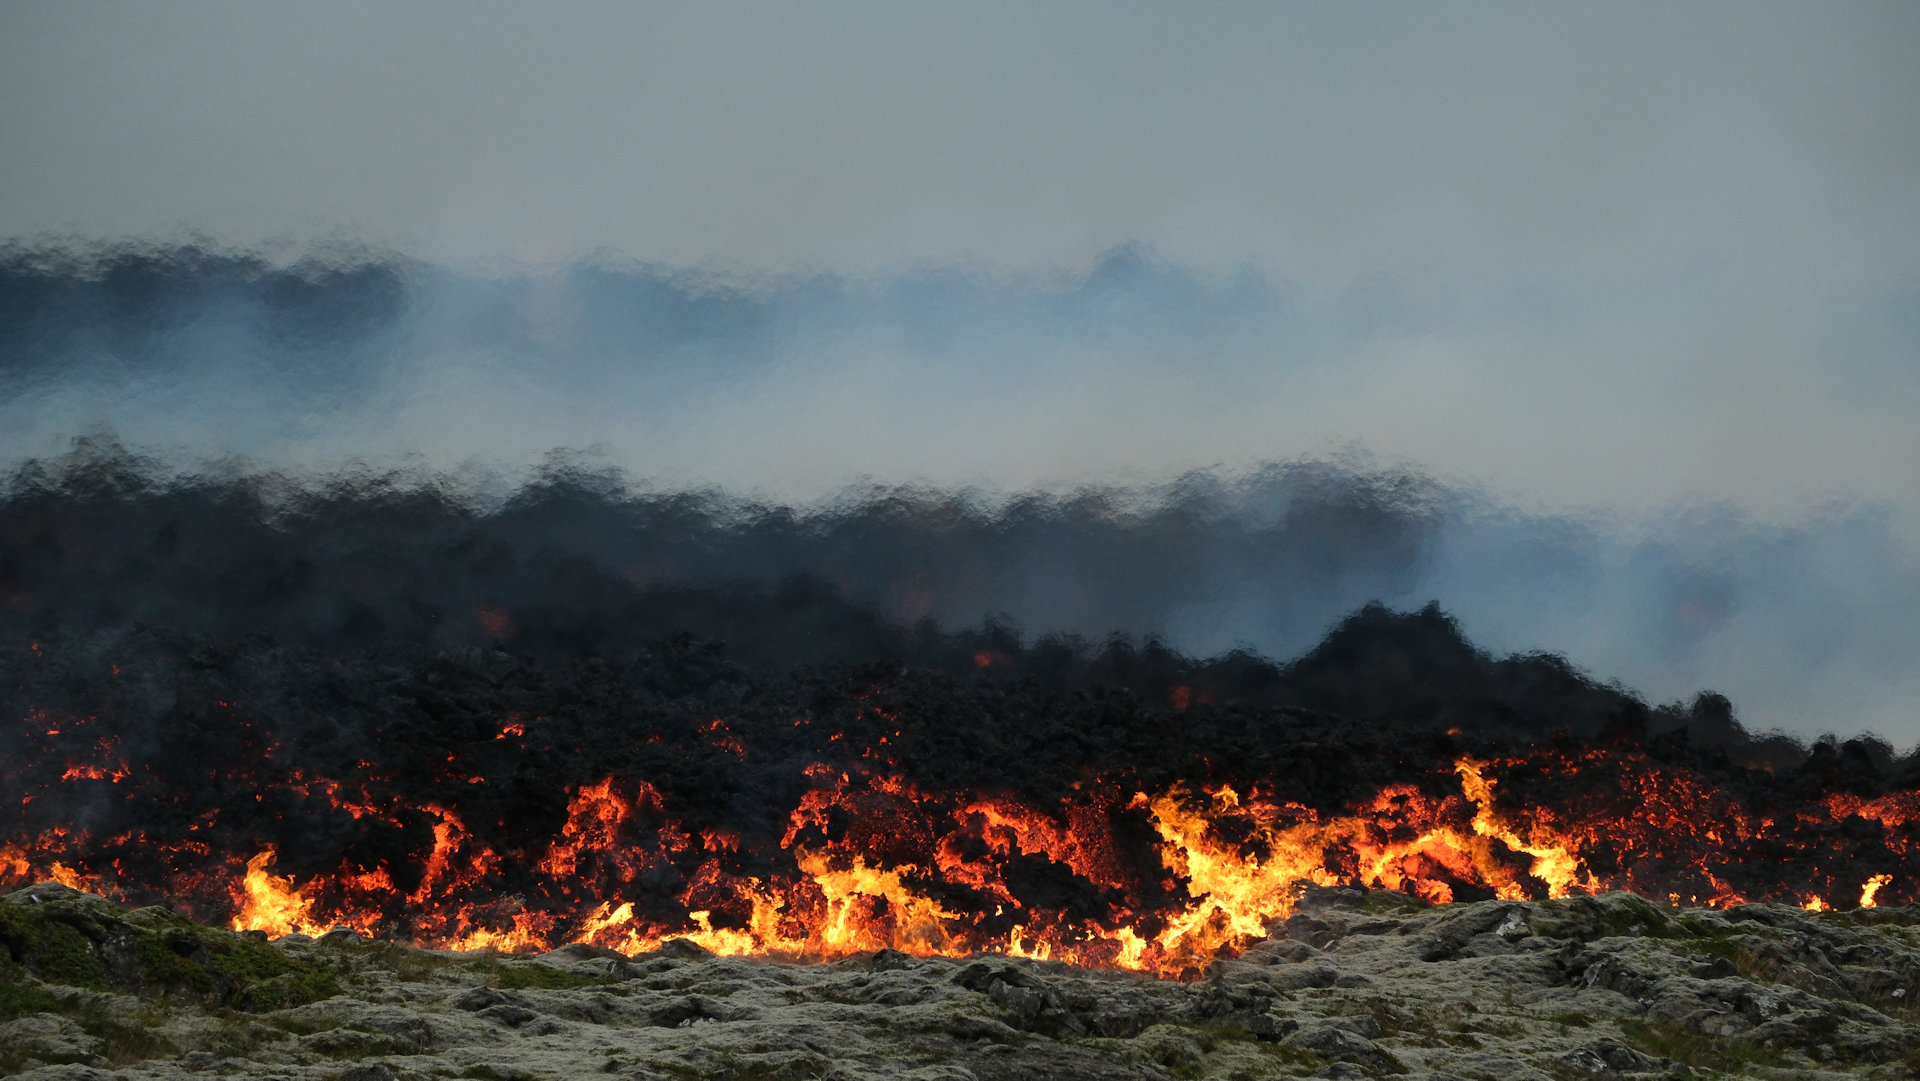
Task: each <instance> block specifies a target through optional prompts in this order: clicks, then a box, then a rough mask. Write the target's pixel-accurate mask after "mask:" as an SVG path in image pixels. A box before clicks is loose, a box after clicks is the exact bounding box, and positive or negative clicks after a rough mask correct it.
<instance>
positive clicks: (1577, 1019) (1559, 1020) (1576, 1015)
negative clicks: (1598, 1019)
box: [1547, 1010, 1593, 1028]
mask: <svg viewBox="0 0 1920 1081" xmlns="http://www.w3.org/2000/svg"><path fill="white" fill-rule="evenodd" d="M1547 1020H1548V1021H1549V1022H1551V1023H1553V1024H1556V1025H1559V1026H1560V1027H1561V1028H1586V1027H1588V1026H1589V1025H1592V1024H1593V1018H1591V1017H1588V1016H1587V1015H1586V1014H1584V1013H1580V1012H1578V1011H1576V1010H1562V1011H1560V1012H1559V1013H1550V1014H1548V1015H1547Z"/></svg>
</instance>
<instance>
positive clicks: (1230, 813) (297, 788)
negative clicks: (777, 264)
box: [0, 698, 1920, 975]
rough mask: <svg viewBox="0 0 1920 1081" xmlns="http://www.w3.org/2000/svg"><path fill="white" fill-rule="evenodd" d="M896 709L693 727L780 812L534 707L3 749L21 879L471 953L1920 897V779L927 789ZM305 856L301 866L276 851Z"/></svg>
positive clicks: (1536, 769)
mask: <svg viewBox="0 0 1920 1081" xmlns="http://www.w3.org/2000/svg"><path fill="white" fill-rule="evenodd" d="M1194 701H1196V702H1197V701H1199V699H1197V698H1196V699H1194ZM218 706H219V709H220V710H223V711H229V712H230V711H231V707H229V706H226V705H224V704H218ZM869 708H870V707H863V709H869ZM870 712H871V714H872V719H873V723H874V724H875V725H876V727H875V728H874V729H873V731H872V733H871V735H872V740H871V742H870V743H868V744H867V745H864V746H856V744H858V743H859V742H860V741H859V740H858V739H857V738H856V737H854V736H849V735H847V734H846V733H847V732H850V731H852V729H851V728H838V729H836V730H835V731H833V732H831V733H828V732H825V731H822V732H821V733H820V735H819V739H820V741H821V742H819V743H818V744H816V745H814V747H815V749H814V750H813V751H810V752H809V753H808V756H806V757H804V758H798V759H795V758H784V759H778V760H773V761H771V762H769V761H767V760H763V759H760V758H756V757H755V748H754V746H753V737H752V735H751V731H752V730H751V728H750V726H749V725H747V724H746V723H744V722H743V721H740V720H738V719H734V718H714V717H712V716H711V715H710V714H708V713H705V712H702V713H700V714H697V715H696V716H695V718H693V719H690V720H688V721H686V727H687V731H688V732H689V733H690V738H691V740H692V744H691V745H693V746H696V747H698V748H699V749H700V753H701V754H704V755H707V756H708V757H706V758H704V759H701V761H703V762H706V763H708V766H711V764H712V763H713V762H716V761H718V762H723V763H725V764H726V766H727V768H742V769H744V768H751V769H753V770H758V771H760V772H758V773H755V774H753V775H752V776H754V777H756V778H758V779H757V780H756V782H755V784H756V785H757V786H758V787H755V788H752V789H750V790H751V791H753V792H756V793H760V792H767V793H774V792H778V793H783V794H782V795H780V796H778V802H777V803H772V802H770V798H769V797H759V796H756V797H755V798H753V799H747V798H745V797H743V796H742V795H741V794H740V793H741V792H742V791H747V790H749V789H743V788H734V789H726V788H725V787H724V786H718V785H710V784H708V782H707V776H708V775H706V774H702V773H700V772H699V771H697V770H691V771H689V772H688V773H686V774H685V775H682V774H679V773H675V772H673V771H672V770H670V769H667V768H666V767H659V768H657V769H656V768H654V767H648V768H649V769H650V770H652V772H651V773H648V771H647V770H642V769H641V768H640V767H639V766H633V767H631V768H630V769H627V770H626V771H625V772H622V771H620V770H614V771H610V772H606V773H604V774H603V773H598V772H596V773H594V774H589V775H587V776H584V777H581V776H574V777H573V778H572V779H571V780H570V781H568V782H567V783H565V784H561V783H559V782H557V781H556V782H551V783H544V787H541V786H537V785H534V784H533V783H532V782H530V781H527V780H526V779H525V777H535V778H538V777H543V776H546V777H550V776H552V775H551V774H526V775H524V776H523V775H522V774H520V773H516V772H515V771H516V770H519V769H520V768H521V767H522V764H523V763H524V762H526V761H529V760H530V759H529V758H528V757H527V756H531V755H535V754H536V753H544V752H542V748H543V744H542V742H541V741H542V739H543V738H544V733H545V732H546V731H547V730H548V729H549V728H551V727H552V726H553V724H554V722H552V721H549V720H547V719H546V718H544V717H541V716H533V715H532V714H531V712H528V713H526V714H509V715H507V719H506V720H505V721H504V722H501V721H499V720H495V719H486V720H484V721H482V722H480V723H478V724H476V725H475V726H474V729H473V733H472V735H471V737H470V738H469V739H467V741H466V742H462V743H459V744H457V745H454V746H452V747H439V748H434V749H433V751H432V753H431V754H427V753H425V752H422V753H421V755H419V756H418V757H419V760H418V761H411V760H409V761H404V762H398V763H393V764H388V765H380V764H376V763H375V762H373V761H370V760H369V758H371V757H377V756H373V755H368V756H367V757H361V756H359V755H358V754H354V755H350V756H344V757H342V758H341V759H340V760H338V761H336V763H335V765H336V766H337V767H338V768H337V769H334V770H326V769H320V768H317V767H315V766H314V764H313V761H314V760H312V759H310V758H308V759H299V761H300V763H301V764H299V765H296V764H294V762H295V760H296V758H298V755H296V754H295V752H294V751H292V750H290V749H288V748H286V747H284V746H282V745H281V744H279V743H275V742H273V741H270V740H267V739H265V738H255V737H254V736H253V735H251V734H250V732H251V730H250V729H249V727H248V722H247V721H246V719H245V718H244V717H239V716H235V717H232V718H231V725H232V728H233V731H234V733H235V735H234V737H233V740H232V745H231V747H230V748H223V749H222V751H221V753H223V754H225V755H227V757H226V758H223V759H221V760H219V761H200V760H198V759H196V758H189V759H187V760H186V761H185V762H184V764H183V763H182V762H180V761H170V762H156V761H150V760H140V759H135V758H134V757H133V756H131V755H130V753H129V752H128V751H127V749H126V748H127V747H132V746H138V745H140V744H139V741H136V740H133V739H128V740H126V741H125V742H124V743H123V742H122V740H121V738H120V737H119V736H118V735H116V734H114V733H111V732H106V731H104V729H105V728H106V727H107V725H106V723H105V722H103V721H102V720H101V719H99V718H97V717H94V716H92V715H86V714H58V715H56V714H52V713H44V712H33V713H29V714H27V715H26V716H25V717H24V718H23V719H22V720H21V722H20V725H19V730H18V731H17V732H16V733H15V734H14V736H13V745H14V746H15V747H16V748H19V750H18V751H17V752H16V753H14V754H11V755H8V756H7V757H6V758H5V759H4V760H0V808H5V809H6V810H7V811H8V813H9V814H10V815H12V816H13V817H12V818H11V819H10V820H8V821H7V822H6V823H5V824H4V826H0V887H8V886H15V885H21V884H25V883H28V882H32V881H37V880H41V879H48V878H51V879H54V880H57V881H60V882H64V883H67V884H68V885H71V886H73V887H74V888H78V889H87V890H92V891H95V892H100V893H105V894H107V895H109V896H112V897H115V898H116V899H120V900H124V901H126V902H127V903H147V902H148V901H152V900H160V899H168V900H171V901H173V902H175V903H178V904H180V905H182V906H183V907H185V908H187V909H188V910H189V911H191V912H194V913H195V914H197V915H200V916H201V917H202V918H218V919H223V920H227V921H229V922H230V923H231V925H232V926H233V927H235V928H237V929H241V930H258V931H263V932H266V933H268V934H274V935H278V934H286V933H291V932H301V933H305V934H318V933H321V932H324V931H326V930H327V929H329V928H334V927H347V928H352V929H355V930H358V931H362V932H366V933H372V934H381V935H388V936H393V937H399V938H407V939H410V940H413V941H416V942H419V943H421V944H424V945H430V946H439V947H448V948H456V949H477V948H491V949H503V950H519V949H546V948H552V947H554V946H557V945H560V944H563V943H567V942H590V943H594V944H597V945H602V946H609V947H612V948H615V949H619V950H623V951H627V952H636V951H641V950H646V949H651V948H654V947H657V946H658V945H660V944H661V943H663V942H665V941H667V940H669V939H672V938H676V937H684V938H688V939H691V940H693V941H695V942H698V943H700V944H701V945H703V946H706V947H707V948H708V949H710V950H713V951H714V952H716V953H721V954H729V955H763V956H780V957H791V958H833V957H842V956H846V955H848V954H851V953H857V952H861V951H868V950H874V949H879V948H883V947H885V948H892V949H897V950H901V951H903V952H906V953H910V954H915V955H932V954H950V955H951V954H965V953H971V952H976V951H983V950H989V951H1001V952H1004V953H1008V954H1013V955H1017V956H1023V957H1033V958H1050V959H1055V960H1063V961H1070V962H1074V963H1078V964H1085V965H1099V966H1109V967H1120V968H1129V969H1138V970H1143V971H1149V972H1155V973H1161V974H1166V975H1185V974H1193V973H1196V972H1199V971H1203V970H1204V968H1205V966H1206V965H1207V963H1209V962H1210V961H1211V960H1213V959H1214V958H1217V957H1220V956H1224V955H1231V954H1232V953H1234V952H1235V951H1237V950H1240V949H1244V948H1245V947H1246V946H1247V945H1248V944H1250V943H1251V942H1253V941H1255V940H1257V939H1259V938H1260V937H1262V936H1264V935H1266V934H1267V933H1268V932H1269V931H1270V929H1271V928H1272V927H1273V925H1274V923H1275V921H1278V920H1282V919H1285V918H1286V917H1287V916H1289V915H1290V914H1291V913H1292V912H1293V909H1294V906H1295V903H1296V901H1297V898H1298V897H1299V895H1300V891H1301V890H1302V889H1303V888H1304V886H1305V885H1307V884H1311V885H1317V886H1337V885H1347V884H1352V885H1362V886H1368V887H1373V888H1379V889H1388V890H1397V891H1402V892H1404V893H1407V894H1410V895H1413V896H1417V897H1420V898H1423V899H1425V900H1428V901H1432V902H1448V901H1454V900H1466V899H1476V898H1486V897H1501V898H1510V899H1521V898H1534V899H1537V898H1546V897H1562V896H1567V895H1570V894H1576V893H1581V892H1592V891H1600V890H1609V889H1631V890H1635V891H1637V892H1640V893H1642V894H1647V895H1651V896H1656V897H1665V898H1668V899H1670V900H1672V901H1674V902H1675V903H1689V902H1690V903H1704V904H1717V905H1729V904H1736V903H1740V902H1742V901H1744V900H1747V899H1749V898H1751V899H1755V900H1765V901H1774V902H1784V903H1791V904H1797V905H1806V906H1808V907H1814V906H1819V907H1821V908H1824V907H1827V906H1829V905H1830V904H1831V903H1832V902H1833V901H1835V900H1842V901H1843V900H1844V899H1846V898H1851V897H1855V896H1857V897H1858V898H1859V905H1860V906H1861V907H1863V908H1869V907H1875V906H1877V905H1883V904H1902V903H1912V902H1914V901H1915V900H1920V896H1916V893H1915V883H1916V881H1920V878H1916V876H1911V875H1896V874H1894V873H1876V874H1872V875H1871V876H1868V875H1866V873H1865V872H1864V871H1863V870H1856V868H1865V867H1892V868H1894V869H1895V870H1896V871H1897V870H1898V868H1899V867H1901V866H1904V865H1905V864H1904V862H1903V861H1907V860H1911V859H1912V858H1913V856H1914V854H1915V853H1916V852H1920V846H1917V845H1916V842H1920V792H1890V793H1884V794H1881V795H1875V796H1862V795H1854V794H1851V793H1846V792H1839V793H1818V794H1815V795H1812V796H1807V795H1802V794H1796V793H1795V792H1794V791H1789V790H1788V789H1786V788H1776V789H1768V788H1765V787H1764V786H1761V785H1758V784H1755V785H1749V786H1748V787H1745V788H1741V789H1740V790H1739V791H1738V792H1736V791H1733V790H1731V789H1729V788H1727V787H1722V786H1721V785H1720V784H1719V783H1716V782H1715V781H1713V780H1711V779H1710V778H1709V777H1708V776H1706V775H1703V774H1701V773H1699V772H1695V771H1694V770H1691V769H1689V768H1686V767H1683V766H1677V765H1674V764H1672V763H1670V762H1663V761H1656V760H1655V759H1653V758H1652V757H1649V756H1648V755H1647V754H1646V753H1644V752H1641V751H1636V750H1630V749H1620V748H1586V749H1562V748H1541V749H1533V750H1529V751H1526V752H1525V753H1520V754H1515V755H1511V756H1508V757H1501V758H1486V759H1482V758H1479V757H1474V756H1466V755H1461V756H1457V757H1453V756H1450V757H1448V758H1443V759H1439V760H1436V761H1434V762H1433V763H1432V764H1431V765H1430V766H1429V767H1427V768H1426V769H1425V770H1424V772H1422V771H1420V770H1417V769H1409V770H1408V771H1407V772H1406V773H1403V774H1401V775H1399V776H1398V777H1396V782H1395V783H1391V784H1383V785H1380V786H1379V787H1378V788H1376V789H1372V790H1370V791H1367V792H1365V793H1364V794H1362V795H1360V796H1359V797H1358V798H1355V799H1353V800H1351V801H1350V802H1344V803H1338V804H1335V803H1327V802H1323V803H1320V804H1318V805H1310V804H1309V803H1307V802H1303V800H1304V798H1305V797H1301V796H1298V791H1299V790H1298V789H1297V788H1289V787H1286V785H1285V781H1286V778H1273V777H1260V776H1250V777H1241V776H1228V775H1226V774H1224V773H1222V774H1221V775H1219V776H1216V777H1214V778H1213V779H1211V780H1206V781H1204V782H1200V781H1195V782H1189V783H1175V784H1157V783H1156V784H1145V783H1142V782H1140V781H1139V780H1138V777H1137V775H1119V776H1112V777H1097V776H1092V775H1088V776H1085V777H1082V778H1080V779H1079V780H1078V781H1075V782H1074V783H1072V784H1070V785H1067V786H1066V787H1063V788H1060V789H1058V790H1056V791H1055V793H1054V795H1052V796H1050V797H1048V798H1045V799H1042V798H1037V797H1031V796H1023V795H1021V794H1020V793H1017V792H1010V791H982V790H972V789H969V790H951V791H950V790H943V789H939V788H935V787H930V786H927V785H925V784H922V783H919V782H917V781H916V780H915V776H916V774H915V773H914V772H913V770H912V769H911V768H909V766H908V765H906V764H903V761H902V759H906V758H907V756H906V755H905V754H904V752H899V750H898V749H899V747H900V740H899V737H900V735H901V732H902V730H903V729H902V722H901V721H900V720H899V719H898V718H897V717H894V716H893V715H891V714H889V713H887V712H885V711H882V710H879V709H877V708H870ZM221 715H222V716H223V717H225V716H227V713H225V712H223V713H222V714H221ZM525 718H530V719H525ZM223 723H227V722H224V721H223ZM810 723H811V722H808V721H807V720H806V719H804V718H803V719H801V720H792V719H791V718H789V717H785V716H783V717H781V718H779V719H778V721H777V724H778V725H779V726H780V727H781V728H782V729H793V730H801V729H807V728H808V727H809V725H810ZM819 727H820V728H822V729H824V728H826V727H827V726H825V725H821V726H819ZM659 744H660V739H659V737H657V736H650V737H648V738H647V739H646V740H644V741H640V743H639V745H638V746H637V747H636V748H634V749H635V750H637V751H640V752H644V753H646V754H653V753H654V752H655V751H656V750H659ZM546 750H547V751H548V752H551V754H552V756H553V758H552V760H554V761H564V762H568V763H572V762H575V761H576V759H575V758H574V757H571V756H572V755H573V754H574V749H572V748H569V747H565V746H562V747H559V748H547V749H546ZM661 754H662V755H664V754H665V752H664V751H662V752H661ZM833 754H840V755H841V757H839V758H832V759H830V760H829V759H827V758H826V757H825V756H830V755H833ZM896 754H898V755H899V757H898V758H897V757H896ZM488 755H492V756H494V757H493V758H488V757H487V756H488ZM635 761H645V762H655V763H658V762H669V763H670V762H673V761H675V760H674V759H672V758H670V757H655V758H647V759H635ZM796 762H800V763H804V765H800V766H796ZM329 774H331V775H329ZM641 774H646V775H641ZM503 792H505V793H516V794H515V795H513V797H512V798H513V799H514V800H517V801H518V802H515V803H511V804H508V803H504V802H501V801H502V800H504V799H505V797H503V796H502V795H501V793H503ZM1288 793H1294V795H1295V798H1289V797H1288V795H1287V794H1288ZM509 807H510V808H513V809H503V808H509ZM101 808H119V809H121V810H120V811H118V812H116V813H115V814H104V815H103V814H102V813H101V812H100V809H101ZM161 824H164V826H163V825H161ZM327 844H331V845H333V846H334V847H333V848H330V849H329V848H324V847H317V846H321V845H327ZM1848 846H1851V847H1848ZM293 851H297V852H299V853H301V856H302V859H301V861H300V868H301V870H300V872H299V873H298V874H297V875H296V874H290V873H275V871H274V869H275V867H276V854H277V853H282V852H293ZM313 869H318V870H317V871H316V870H313ZM1856 891H1857V893H1856Z"/></svg>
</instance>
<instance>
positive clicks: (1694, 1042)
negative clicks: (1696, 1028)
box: [1620, 1021, 1791, 1072]
mask: <svg viewBox="0 0 1920 1081" xmlns="http://www.w3.org/2000/svg"><path fill="white" fill-rule="evenodd" d="M1620 1034H1621V1035H1622V1036H1625V1037H1626V1039H1627V1042H1628V1043H1631V1044H1633V1045H1634V1046H1636V1047H1638V1048H1639V1049H1640V1050H1642V1051H1645V1052H1646V1053H1647V1054H1649V1055H1657V1056H1659V1057H1661V1058H1670V1059H1676V1060H1678V1061H1680V1062H1684V1063H1686V1064H1687V1065H1688V1066H1692V1067H1694V1068H1696V1069H1704V1070H1719V1071H1722V1072H1730V1071H1734V1070H1742V1069H1747V1068H1750V1067H1754V1066H1764V1067H1773V1068H1776V1069H1777V1068H1780V1067H1784V1066H1787V1065H1788V1064H1789V1063H1790V1062H1791V1060H1790V1059H1788V1058H1787V1056H1786V1055H1785V1054H1784V1053H1782V1052H1780V1051H1778V1050H1776V1049H1774V1048H1771V1047H1761V1046H1758V1045H1755V1044H1751V1043H1745V1042H1743V1041H1740V1040H1731V1039H1727V1038H1725V1037H1721V1036H1703V1035H1701V1034H1699V1033H1697V1032H1689V1031H1687V1030H1686V1029H1683V1028H1681V1027H1679V1026H1678V1025H1668V1024H1661V1023H1658V1022H1653V1021H1622V1022H1621V1023H1620Z"/></svg>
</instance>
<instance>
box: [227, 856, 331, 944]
mask: <svg viewBox="0 0 1920 1081" xmlns="http://www.w3.org/2000/svg"><path fill="white" fill-rule="evenodd" d="M273 856H274V852H273V849H272V848H267V849H266V850H264V851H262V852H261V853H260V854H259V855H257V856H255V857H253V858H252V859H250V860H248V861H247V876H246V879H245V880H244V882H243V883H242V889H243V890H244V891H245V892H244V895H243V896H241V897H236V898H235V900H236V901H237V902H238V904H239V907H240V911H239V913H238V914H236V915H235V916H234V917H233V929H234V930H236V931H265V932H266V933H267V934H269V935H272V936H274V937H276V938H277V937H279V936H280V935H287V934H293V933H295V932H298V933H300V934H306V935H318V934H322V933H324V932H325V931H326V930H327V928H326V927H323V926H320V925H318V924H316V923H314V922H313V920H312V917H313V902H312V901H311V900H309V899H308V898H306V897H304V896H302V895H301V893H300V891H299V890H298V889H296V888H294V885H293V878H292V877H291V876H289V877H286V878H281V877H279V876H277V875H273V874H270V873H268V871H267V865H268V864H270V863H272V862H273Z"/></svg>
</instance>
